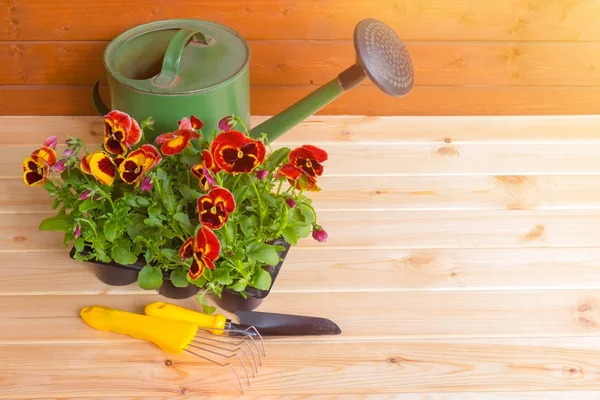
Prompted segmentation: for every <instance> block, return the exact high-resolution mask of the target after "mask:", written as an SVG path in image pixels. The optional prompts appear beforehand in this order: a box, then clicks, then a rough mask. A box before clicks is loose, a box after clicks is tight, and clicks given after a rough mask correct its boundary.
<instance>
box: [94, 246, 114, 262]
mask: <svg viewBox="0 0 600 400" xmlns="http://www.w3.org/2000/svg"><path fill="white" fill-rule="evenodd" d="M94 247H95V250H96V257H97V258H98V260H100V261H102V262H105V263H109V262H111V261H112V260H111V259H110V257H109V256H108V254H106V252H105V251H104V249H102V248H101V247H100V246H97V245H95V246H94Z"/></svg>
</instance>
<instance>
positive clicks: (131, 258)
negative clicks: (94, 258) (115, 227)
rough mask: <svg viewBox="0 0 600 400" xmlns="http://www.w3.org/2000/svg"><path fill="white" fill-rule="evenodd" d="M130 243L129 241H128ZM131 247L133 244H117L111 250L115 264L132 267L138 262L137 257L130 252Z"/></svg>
mask: <svg viewBox="0 0 600 400" xmlns="http://www.w3.org/2000/svg"><path fill="white" fill-rule="evenodd" d="M126 242H129V241H126ZM130 247H131V243H123V244H121V243H117V244H115V245H114V246H113V248H112V249H111V254H110V255H111V256H112V259H113V260H115V262H117V263H119V264H122V265H131V264H133V263H135V262H136V261H137V259H138V258H137V257H136V255H135V254H133V253H132V252H131V250H129V248H130Z"/></svg>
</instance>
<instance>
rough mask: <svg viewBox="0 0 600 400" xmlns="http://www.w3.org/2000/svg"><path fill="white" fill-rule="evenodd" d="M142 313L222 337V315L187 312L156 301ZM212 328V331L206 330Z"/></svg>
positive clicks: (223, 322) (224, 319)
mask: <svg viewBox="0 0 600 400" xmlns="http://www.w3.org/2000/svg"><path fill="white" fill-rule="evenodd" d="M144 312H145V313H146V315H151V316H153V317H159V318H166V319H172V320H175V321H185V322H191V323H192V324H194V325H196V326H197V327H198V328H200V329H204V330H208V331H209V332H210V333H212V334H213V335H222V334H223V331H224V329H225V324H226V323H227V318H225V316H224V315H222V314H217V315H208V314H203V313H200V312H197V311H193V310H189V309H187V308H184V307H180V306H176V305H175V304H170V303H164V302H162V301H157V302H156V303H150V304H148V305H147V306H146V308H145V310H144ZM208 328H213V329H208Z"/></svg>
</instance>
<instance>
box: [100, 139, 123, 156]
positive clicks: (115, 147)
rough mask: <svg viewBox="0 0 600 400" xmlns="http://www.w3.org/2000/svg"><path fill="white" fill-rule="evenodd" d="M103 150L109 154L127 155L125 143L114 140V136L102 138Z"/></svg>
mask: <svg viewBox="0 0 600 400" xmlns="http://www.w3.org/2000/svg"><path fill="white" fill-rule="evenodd" d="M104 148H105V149H106V151H108V152H109V153H110V154H121V155H122V154H125V153H127V146H126V145H125V143H123V142H121V141H119V140H117V139H115V137H114V136H110V135H106V136H104Z"/></svg>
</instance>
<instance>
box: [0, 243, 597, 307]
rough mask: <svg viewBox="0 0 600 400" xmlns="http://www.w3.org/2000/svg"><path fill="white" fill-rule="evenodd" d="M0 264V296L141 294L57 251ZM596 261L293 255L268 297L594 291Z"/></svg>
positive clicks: (564, 256)
mask: <svg viewBox="0 0 600 400" xmlns="http://www.w3.org/2000/svg"><path fill="white" fill-rule="evenodd" d="M1 259H2V264H3V266H2V268H0V296H6V295H32V296H49V295H67V294H68V295H91V294H144V293H146V291H144V290H142V289H140V288H139V286H138V285H137V283H133V284H131V285H127V286H108V285H106V284H104V283H102V282H101V281H100V280H98V279H97V278H96V276H95V267H94V266H93V265H91V264H89V263H79V262H77V261H74V260H72V259H71V258H69V255H68V250H64V249H58V248H56V249H52V250H47V251H39V252H35V253H3V254H1ZM598 260H600V250H599V249H597V248H572V249H568V248H567V249H565V248H539V249H519V248H514V249H367V250H363V249H344V250H339V249H330V248H318V247H316V248H314V249H311V251H302V250H299V249H292V250H290V252H289V253H288V256H287V257H286V260H285V264H284V267H283V270H282V271H281V273H280V274H279V275H278V277H277V280H276V281H275V284H274V286H273V288H272V290H271V292H272V293H304V294H307V295H310V293H313V292H327V293H333V292H362V293H366V292H404V291H426V292H436V291H456V290H460V291H486V290H503V291H515V290H560V289H574V290H575V289H597V288H598V287H600V274H599V271H600V261H598ZM41 265H43V267H41ZM357 277H360V279H357Z"/></svg>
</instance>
